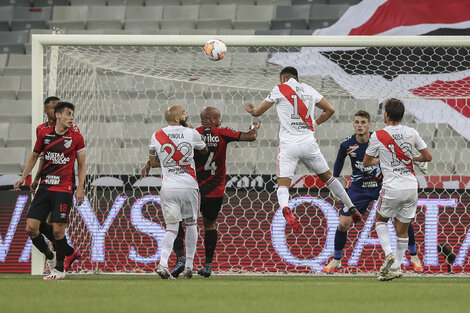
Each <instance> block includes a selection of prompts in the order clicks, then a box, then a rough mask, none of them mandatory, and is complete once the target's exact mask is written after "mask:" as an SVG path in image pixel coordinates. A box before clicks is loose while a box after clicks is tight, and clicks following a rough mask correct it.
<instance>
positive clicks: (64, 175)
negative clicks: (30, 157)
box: [34, 126, 85, 193]
mask: <svg viewBox="0 0 470 313" xmlns="http://www.w3.org/2000/svg"><path fill="white" fill-rule="evenodd" d="M83 149H85V143H84V140H83V136H82V135H81V134H80V133H79V132H76V131H73V130H72V129H71V128H69V130H67V132H66V133H65V134H63V135H59V134H57V133H56V132H55V127H53V126H49V127H46V128H43V129H42V130H40V131H39V134H38V138H37V139H36V144H35V145H34V151H35V152H36V153H44V160H45V162H46V165H45V166H44V169H43V170H42V172H41V180H40V183H39V188H40V189H46V190H50V191H60V192H70V193H72V192H73V186H74V183H75V175H74V164H75V159H76V158H77V152H80V151H82V150H83Z"/></svg>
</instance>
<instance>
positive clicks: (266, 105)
mask: <svg viewBox="0 0 470 313" xmlns="http://www.w3.org/2000/svg"><path fill="white" fill-rule="evenodd" d="M273 103H274V102H269V101H267V100H264V101H263V102H261V104H260V105H259V106H258V107H257V108H255V107H254V106H253V104H251V103H250V102H245V103H244V104H243V107H244V108H245V110H246V111H247V112H248V113H250V114H251V115H253V116H260V115H261V114H263V113H264V112H266V111H267V110H268V109H269V108H270V107H271V106H272V105H273Z"/></svg>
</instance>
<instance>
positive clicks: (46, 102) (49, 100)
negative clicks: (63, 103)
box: [44, 96, 60, 106]
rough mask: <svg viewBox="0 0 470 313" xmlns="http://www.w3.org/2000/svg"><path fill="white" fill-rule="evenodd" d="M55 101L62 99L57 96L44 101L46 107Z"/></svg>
mask: <svg viewBox="0 0 470 313" xmlns="http://www.w3.org/2000/svg"><path fill="white" fill-rule="evenodd" d="M54 100H56V101H60V99H59V98H57V97H55V96H52V97H47V98H46V100H44V106H46V105H47V104H49V103H50V102H51V101H54Z"/></svg>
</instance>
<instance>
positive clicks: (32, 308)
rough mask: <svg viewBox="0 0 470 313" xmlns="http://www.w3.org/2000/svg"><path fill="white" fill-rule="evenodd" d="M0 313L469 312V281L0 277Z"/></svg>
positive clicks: (459, 278) (419, 278)
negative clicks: (49, 278)
mask: <svg viewBox="0 0 470 313" xmlns="http://www.w3.org/2000/svg"><path fill="white" fill-rule="evenodd" d="M0 286H1V289H0V290H1V293H0V308H1V310H0V311H1V312H5V313H7V312H8V313H13V312H33V313H39V312H60V313H65V312H80V313H89V312H100V313H104V312H113V313H118V312H135V313H140V312H178V313H186V312H204V313H221V312H237V313H238V312H263V313H264V312H266V313H275V312H283V313H288V312H293V313H298V312H335V313H343V312H345V313H351V312H361V313H369V312H370V313H375V312H377V313H386V312H393V313H397V312H413V313H418V312H426V313H431V312H446V313H447V312H469V310H470V292H469V290H470V278H465V277H453V278H452V277H432V276H426V277H416V276H414V277H403V278H400V279H396V280H393V281H390V282H379V281H377V278H376V277H363V276H361V277H351V276H289V275H284V276H252V275H239V276H221V275H217V276H212V277H210V278H208V279H207V278H202V277H193V278H192V279H190V280H188V279H186V278H184V277H180V278H179V279H177V280H172V281H170V280H162V279H160V277H158V276H155V275H69V276H67V279H66V280H62V281H43V280H42V277H41V276H31V275H23V274H21V275H20V274H16V275H6V274H2V275H0Z"/></svg>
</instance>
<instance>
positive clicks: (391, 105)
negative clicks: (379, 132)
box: [385, 98, 405, 122]
mask: <svg viewBox="0 0 470 313" xmlns="http://www.w3.org/2000/svg"><path fill="white" fill-rule="evenodd" d="M385 112H387V115H388V118H389V119H390V120H391V121H393V122H400V121H401V119H402V118H403V115H404V114H405V105H404V104H403V102H401V100H398V99H395V98H390V99H388V100H386V101H385Z"/></svg>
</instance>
